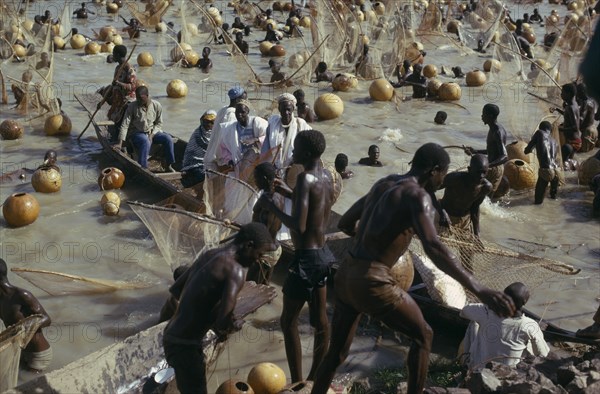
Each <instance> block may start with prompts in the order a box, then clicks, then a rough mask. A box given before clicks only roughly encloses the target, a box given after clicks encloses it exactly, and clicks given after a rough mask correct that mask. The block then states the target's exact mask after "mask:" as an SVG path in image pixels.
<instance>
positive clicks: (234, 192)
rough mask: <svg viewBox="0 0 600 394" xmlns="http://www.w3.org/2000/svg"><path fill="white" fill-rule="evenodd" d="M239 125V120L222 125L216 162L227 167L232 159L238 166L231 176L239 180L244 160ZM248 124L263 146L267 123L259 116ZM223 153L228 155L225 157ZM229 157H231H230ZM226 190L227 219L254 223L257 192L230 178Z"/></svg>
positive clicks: (252, 118) (224, 207) (251, 118)
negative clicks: (253, 211) (239, 137)
mask: <svg viewBox="0 0 600 394" xmlns="http://www.w3.org/2000/svg"><path fill="white" fill-rule="evenodd" d="M237 124H238V122H237V120H236V121H233V122H229V123H222V124H221V144H220V146H219V149H218V151H217V157H216V162H217V163H218V164H219V165H225V164H227V162H228V161H229V159H230V158H231V160H233V162H234V163H235V164H236V165H235V167H234V172H232V173H230V174H229V175H231V176H233V177H235V178H238V179H239V176H240V166H239V165H237V164H239V162H240V161H241V160H242V150H241V147H240V141H239V139H238V135H237ZM248 124H249V125H251V126H252V128H253V130H254V136H255V137H256V138H258V140H259V141H260V143H261V144H262V142H263V141H264V138H265V135H266V131H267V125H268V123H267V121H266V120H264V119H262V118H260V117H258V116H250V117H249V119H248ZM223 153H226V154H225V155H223ZM229 155H231V156H230V157H229ZM225 190H226V194H225V203H224V206H223V210H224V215H225V217H226V218H228V219H231V220H232V221H235V222H237V223H241V224H246V223H250V222H251V221H252V208H253V207H254V204H255V203H256V200H257V196H258V194H257V193H256V191H255V190H253V189H252V190H250V189H249V188H248V187H247V186H245V185H243V184H241V183H240V182H237V181H235V180H233V179H229V178H228V179H226V180H225Z"/></svg>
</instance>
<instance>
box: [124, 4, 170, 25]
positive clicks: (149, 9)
mask: <svg viewBox="0 0 600 394" xmlns="http://www.w3.org/2000/svg"><path fill="white" fill-rule="evenodd" d="M126 4H127V8H128V9H129V12H131V15H133V17H134V18H136V19H137V20H138V21H140V23H141V24H142V26H144V27H154V26H156V25H158V24H159V23H160V22H161V20H162V17H163V16H164V15H165V13H166V12H167V10H168V9H169V6H170V5H171V2H170V1H167V0H155V1H149V2H147V3H146V7H145V9H144V10H143V11H142V10H141V8H140V3H136V2H132V1H127V2H126Z"/></svg>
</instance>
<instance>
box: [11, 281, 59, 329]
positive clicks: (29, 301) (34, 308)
mask: <svg viewBox="0 0 600 394" xmlns="http://www.w3.org/2000/svg"><path fill="white" fill-rule="evenodd" d="M19 301H20V302H21V304H22V305H23V306H24V307H25V308H27V309H28V310H29V312H31V315H42V316H43V317H44V318H43V319H42V324H41V325H40V328H42V327H48V326H49V325H50V323H52V321H51V320H50V316H48V313H47V312H46V311H45V310H44V307H42V304H40V302H39V301H38V300H37V298H35V297H34V296H33V295H32V294H31V293H30V292H28V291H26V290H24V291H22V292H21V293H20V294H19ZM31 315H29V316H31ZM24 317H27V316H24Z"/></svg>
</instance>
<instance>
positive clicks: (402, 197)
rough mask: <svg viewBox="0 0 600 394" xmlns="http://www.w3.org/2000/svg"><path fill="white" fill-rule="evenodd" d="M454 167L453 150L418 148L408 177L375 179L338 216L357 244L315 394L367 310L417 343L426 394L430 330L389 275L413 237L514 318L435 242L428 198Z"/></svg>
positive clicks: (414, 368) (414, 389)
mask: <svg viewBox="0 0 600 394" xmlns="http://www.w3.org/2000/svg"><path fill="white" fill-rule="evenodd" d="M449 164H450V158H449V156H448V153H447V152H446V151H445V150H444V149H443V148H442V147H441V146H439V145H437V144H433V143H428V144H425V145H423V146H421V147H420V148H419V149H418V150H417V152H416V153H415V156H414V158H413V160H412V167H411V169H410V170H409V172H408V173H406V174H405V175H390V176H388V177H386V178H383V179H382V180H380V181H378V182H377V183H376V184H375V185H374V186H373V187H372V188H371V191H370V192H369V193H368V194H367V195H366V196H364V197H362V198H361V199H359V200H358V201H357V202H356V203H354V205H353V206H352V207H351V208H350V209H349V210H348V211H347V212H346V213H345V214H344V215H343V216H342V218H341V219H340V221H339V224H338V227H339V228H340V229H341V230H342V231H344V232H346V233H347V234H349V235H354V237H355V242H354V246H353V248H352V249H351V251H350V257H348V258H347V259H346V260H344V262H343V263H342V264H341V266H340V268H339V270H338V272H337V273H336V276H335V292H336V304H335V311H334V314H333V320H332V332H334V333H335V335H334V336H332V339H331V344H330V348H329V352H328V353H327V355H326V356H325V359H324V360H323V363H322V364H321V366H320V367H319V369H318V371H317V374H316V376H315V384H314V387H313V390H312V393H313V394H325V393H326V392H327V389H328V388H329V385H330V383H331V380H332V379H333V376H334V374H335V370H336V369H337V367H338V366H339V365H340V364H341V363H342V362H343V361H344V360H345V359H346V357H347V355H348V352H349V350H350V345H351V344H352V339H353V338H354V334H355V333H356V329H357V327H358V322H359V320H360V316H361V314H362V313H368V314H369V315H370V316H372V317H374V318H376V319H378V320H380V321H382V322H383V323H385V324H386V325H387V326H388V327H390V328H391V329H393V330H397V331H400V332H402V333H404V334H405V335H407V336H409V337H410V338H412V340H413V344H412V346H411V348H410V351H409V354H408V360H407V365H408V392H409V393H420V392H422V391H423V386H424V384H425V378H426V377H427V368H428V363H429V353H430V352H431V342H432V338H433V331H432V330H431V327H429V325H428V324H427V322H426V321H425V319H424V318H423V315H422V313H421V310H420V309H419V306H418V305H417V304H416V303H415V301H414V300H413V299H412V298H411V297H410V296H409V295H408V294H407V293H406V292H405V291H404V290H402V289H401V288H400V287H399V286H398V284H397V282H396V280H395V279H393V278H392V276H391V274H390V270H391V268H392V266H393V265H394V264H395V263H396V262H397V261H398V258H399V257H400V256H402V255H403V254H404V253H406V251H407V250H408V247H409V245H410V242H411V240H412V238H413V235H415V234H416V235H417V236H418V237H419V239H420V240H421V243H422V244H423V249H424V250H425V253H427V255H428V256H429V257H430V258H431V259H432V260H433V262H434V263H435V264H436V266H438V267H439V268H440V269H442V270H443V271H444V272H445V273H447V274H448V275H450V276H452V277H453V278H454V279H456V280H457V281H458V282H459V283H460V284H462V285H463V286H465V287H466V288H467V290H469V291H471V292H472V293H473V294H475V295H477V297H478V298H479V299H480V300H481V301H483V302H484V303H485V304H487V305H488V306H489V307H490V308H491V309H492V310H494V311H495V312H496V313H498V315H500V316H512V315H513V313H514V311H515V307H514V304H513V302H512V300H511V299H510V297H508V296H507V295H506V294H504V293H501V292H498V291H494V290H490V289H488V288H486V287H483V286H482V285H481V284H480V283H479V282H478V281H477V280H475V279H474V278H473V277H472V276H471V275H470V274H469V273H468V272H467V271H466V270H465V269H464V268H463V267H462V266H461V264H460V261H459V260H458V259H457V258H456V256H454V255H453V254H452V253H451V252H450V251H449V250H448V249H447V248H446V246H445V245H444V244H443V243H442V242H441V241H440V240H439V238H438V235H437V232H436V230H435V226H434V223H433V221H434V212H435V210H434V207H433V204H432V201H431V197H430V194H431V193H433V192H434V191H435V190H437V189H438V188H439V186H440V185H441V184H442V182H443V180H444V177H445V176H446V172H447V171H448V166H449ZM357 222H358V227H357Z"/></svg>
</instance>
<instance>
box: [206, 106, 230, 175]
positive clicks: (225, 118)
mask: <svg viewBox="0 0 600 394" xmlns="http://www.w3.org/2000/svg"><path fill="white" fill-rule="evenodd" d="M235 120H236V119H235V107H223V108H221V109H220V110H219V112H217V117H216V118H215V123H214V126H213V129H212V132H211V135H210V141H209V142H208V146H207V147H206V155H204V167H205V168H208V169H211V170H213V171H216V170H217V162H216V160H217V154H218V151H219V147H220V146H221V139H222V136H223V131H222V130H221V124H222V123H229V122H234V121H235Z"/></svg>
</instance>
